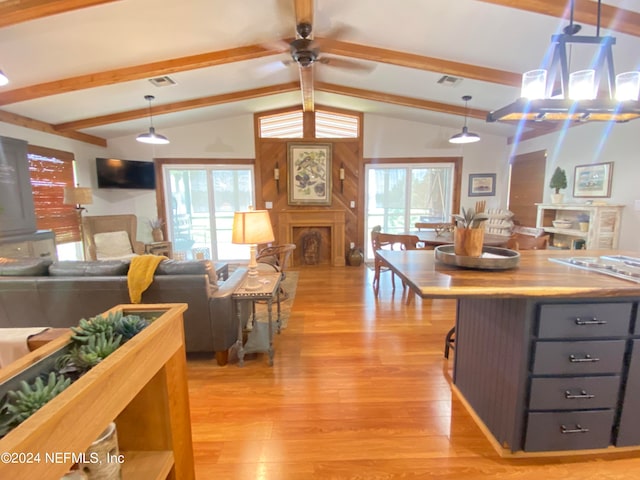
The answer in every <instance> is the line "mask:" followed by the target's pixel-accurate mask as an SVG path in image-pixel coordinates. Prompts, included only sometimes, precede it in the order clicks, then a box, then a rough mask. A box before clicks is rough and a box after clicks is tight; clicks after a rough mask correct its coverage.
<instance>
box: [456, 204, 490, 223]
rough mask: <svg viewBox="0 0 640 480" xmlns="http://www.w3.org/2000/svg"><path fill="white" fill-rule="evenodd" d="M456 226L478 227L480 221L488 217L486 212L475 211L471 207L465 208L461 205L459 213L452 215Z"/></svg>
mask: <svg viewBox="0 0 640 480" xmlns="http://www.w3.org/2000/svg"><path fill="white" fill-rule="evenodd" d="M452 217H453V219H454V220H455V222H456V227H458V228H479V227H480V225H481V224H482V222H484V221H485V220H488V219H489V216H488V215H487V214H486V213H476V211H475V210H474V209H473V208H469V209H467V210H465V209H464V207H462V213H461V214H454V215H452Z"/></svg>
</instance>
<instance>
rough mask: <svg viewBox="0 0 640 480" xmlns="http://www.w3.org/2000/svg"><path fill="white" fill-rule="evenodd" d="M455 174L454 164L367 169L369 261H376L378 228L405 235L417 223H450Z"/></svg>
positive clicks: (382, 165) (378, 166)
mask: <svg viewBox="0 0 640 480" xmlns="http://www.w3.org/2000/svg"><path fill="white" fill-rule="evenodd" d="M454 173H455V168H454V164H453V163H415V164H397V163H393V164H382V163H377V164H370V165H367V166H366V167H365V175H366V186H365V189H366V191H365V200H366V205H365V211H366V216H365V229H366V230H365V231H366V232H367V238H366V240H367V242H366V251H367V258H369V259H370V258H373V253H372V252H371V238H370V232H371V229H372V228H373V227H374V226H376V225H380V227H382V231H383V232H386V233H405V232H409V231H411V230H414V224H415V223H416V222H427V223H440V222H450V221H451V214H452V213H453V212H452V206H453V192H454Z"/></svg>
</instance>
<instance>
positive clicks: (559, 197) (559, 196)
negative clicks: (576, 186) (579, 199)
mask: <svg viewBox="0 0 640 480" xmlns="http://www.w3.org/2000/svg"><path fill="white" fill-rule="evenodd" d="M563 201H564V193H552V194H551V203H562V202H563Z"/></svg>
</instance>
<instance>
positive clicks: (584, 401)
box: [529, 375, 620, 410]
mask: <svg viewBox="0 0 640 480" xmlns="http://www.w3.org/2000/svg"><path fill="white" fill-rule="evenodd" d="M619 389H620V377H619V376H617V375H612V376H608V377H560V378H534V379H532V380H531V395H530V397H529V410H593V409H596V408H615V406H616V403H617V401H618V390H619Z"/></svg>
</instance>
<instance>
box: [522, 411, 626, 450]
mask: <svg viewBox="0 0 640 480" xmlns="http://www.w3.org/2000/svg"><path fill="white" fill-rule="evenodd" d="M613 414H614V411H613V410H596V411H593V410H590V411H582V412H544V413H537V412H536V413H530V414H529V415H528V417H527V418H528V424H527V436H526V438H525V442H524V450H525V451H528V452H541V451H547V450H582V449H589V448H606V447H608V446H609V444H610V442H611V427H612V424H613Z"/></svg>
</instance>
